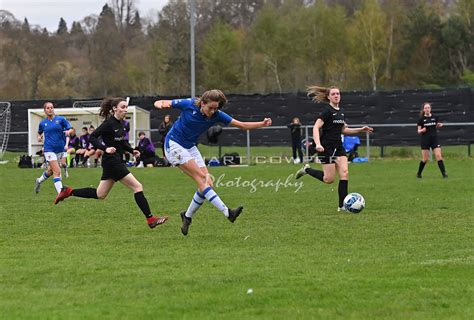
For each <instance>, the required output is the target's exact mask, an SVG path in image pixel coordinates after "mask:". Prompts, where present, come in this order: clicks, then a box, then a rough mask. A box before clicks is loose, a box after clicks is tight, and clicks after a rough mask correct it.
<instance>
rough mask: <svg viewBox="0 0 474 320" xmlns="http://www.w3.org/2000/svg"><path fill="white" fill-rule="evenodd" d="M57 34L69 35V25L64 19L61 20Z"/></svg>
mask: <svg viewBox="0 0 474 320" xmlns="http://www.w3.org/2000/svg"><path fill="white" fill-rule="evenodd" d="M56 34H57V35H58V36H62V35H65V34H67V24H66V21H65V20H64V19H63V18H62V17H61V19H59V25H58V31H56Z"/></svg>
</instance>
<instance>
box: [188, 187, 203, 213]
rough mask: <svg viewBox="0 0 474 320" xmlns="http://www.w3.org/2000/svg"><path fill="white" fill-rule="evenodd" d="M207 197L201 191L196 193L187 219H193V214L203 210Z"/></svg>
mask: <svg viewBox="0 0 474 320" xmlns="http://www.w3.org/2000/svg"><path fill="white" fill-rule="evenodd" d="M205 199H206V197H204V196H203V195H202V194H201V193H199V191H196V193H195V194H194V196H193V199H192V200H191V203H190V204H189V207H188V210H186V213H185V215H186V217H188V218H192V217H193V214H195V213H196V211H198V210H199V208H201V206H202V204H203V203H204V200H205Z"/></svg>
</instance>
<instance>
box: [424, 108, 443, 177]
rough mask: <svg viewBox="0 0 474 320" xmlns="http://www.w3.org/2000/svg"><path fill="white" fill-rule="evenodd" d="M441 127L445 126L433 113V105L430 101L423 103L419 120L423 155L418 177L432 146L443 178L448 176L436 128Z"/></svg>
mask: <svg viewBox="0 0 474 320" xmlns="http://www.w3.org/2000/svg"><path fill="white" fill-rule="evenodd" d="M441 127H443V124H442V123H441V122H440V121H439V119H438V117H436V116H433V115H432V114H431V105H430V104H429V103H428V102H425V103H423V107H422V109H421V111H420V120H418V123H417V128H418V134H419V135H421V157H422V160H421V161H420V165H419V167H418V173H417V174H416V176H417V177H418V178H421V173H422V172H423V169H424V168H425V165H426V162H427V161H428V158H429V155H430V148H431V149H432V150H433V153H434V155H435V158H436V161H438V167H439V170H440V171H441V174H442V175H443V178H447V177H448V175H447V174H446V169H445V167H444V162H443V156H442V155H441V146H440V145H439V143H438V135H437V133H436V129H438V128H441Z"/></svg>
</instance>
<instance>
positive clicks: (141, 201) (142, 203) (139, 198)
mask: <svg viewBox="0 0 474 320" xmlns="http://www.w3.org/2000/svg"><path fill="white" fill-rule="evenodd" d="M133 195H134V196H135V202H136V203H137V205H138V207H139V208H140V210H142V212H143V214H144V215H145V217H147V218H150V217H151V216H152V214H151V212H150V206H149V205H148V201H147V200H146V198H145V195H144V194H143V191H140V192H137V193H134V194H133Z"/></svg>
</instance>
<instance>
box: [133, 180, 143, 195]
mask: <svg viewBox="0 0 474 320" xmlns="http://www.w3.org/2000/svg"><path fill="white" fill-rule="evenodd" d="M142 191H143V185H142V184H141V183H140V182H138V183H137V184H136V185H135V186H134V188H133V192H134V193H137V192H142Z"/></svg>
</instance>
